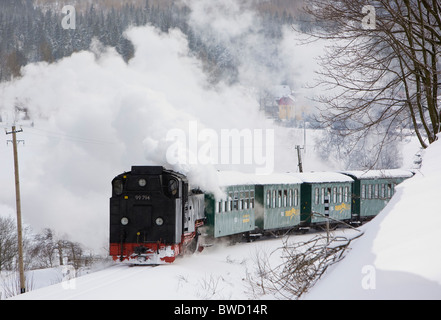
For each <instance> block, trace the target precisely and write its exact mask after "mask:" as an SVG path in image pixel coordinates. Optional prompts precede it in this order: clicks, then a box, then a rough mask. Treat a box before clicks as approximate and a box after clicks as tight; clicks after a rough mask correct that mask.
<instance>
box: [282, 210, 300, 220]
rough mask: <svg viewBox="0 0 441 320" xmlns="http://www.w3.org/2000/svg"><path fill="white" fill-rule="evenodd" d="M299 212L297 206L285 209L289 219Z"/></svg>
mask: <svg viewBox="0 0 441 320" xmlns="http://www.w3.org/2000/svg"><path fill="white" fill-rule="evenodd" d="M298 214H299V210H296V208H292V209H291V210H288V211H285V217H289V219H292V217H293V216H296V215H298Z"/></svg>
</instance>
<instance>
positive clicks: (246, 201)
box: [243, 191, 250, 210]
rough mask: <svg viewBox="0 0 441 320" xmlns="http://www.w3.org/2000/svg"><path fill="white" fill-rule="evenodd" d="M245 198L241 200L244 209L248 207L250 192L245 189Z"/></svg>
mask: <svg viewBox="0 0 441 320" xmlns="http://www.w3.org/2000/svg"><path fill="white" fill-rule="evenodd" d="M244 196H245V198H244V200H243V208H244V209H245V210H246V209H248V208H249V207H250V193H249V191H245V194H244Z"/></svg>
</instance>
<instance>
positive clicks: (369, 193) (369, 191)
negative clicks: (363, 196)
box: [367, 184, 372, 199]
mask: <svg viewBox="0 0 441 320" xmlns="http://www.w3.org/2000/svg"><path fill="white" fill-rule="evenodd" d="M367 198H368V199H372V185H371V184H369V185H368V194H367Z"/></svg>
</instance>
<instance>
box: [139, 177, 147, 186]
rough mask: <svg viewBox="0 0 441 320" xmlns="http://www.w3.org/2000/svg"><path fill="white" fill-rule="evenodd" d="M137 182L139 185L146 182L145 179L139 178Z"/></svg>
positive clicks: (143, 184)
mask: <svg viewBox="0 0 441 320" xmlns="http://www.w3.org/2000/svg"><path fill="white" fill-rule="evenodd" d="M138 184H139V186H140V187H145V185H146V184H147V181H145V179H142V178H141V179H139V180H138Z"/></svg>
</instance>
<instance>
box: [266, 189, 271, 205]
mask: <svg viewBox="0 0 441 320" xmlns="http://www.w3.org/2000/svg"><path fill="white" fill-rule="evenodd" d="M266 207H267V208H271V191H270V190H267V191H266Z"/></svg>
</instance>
